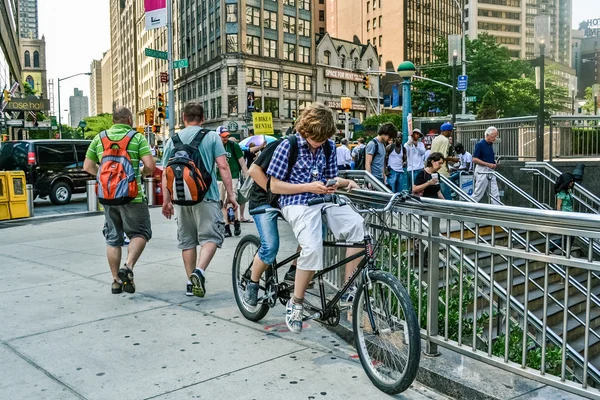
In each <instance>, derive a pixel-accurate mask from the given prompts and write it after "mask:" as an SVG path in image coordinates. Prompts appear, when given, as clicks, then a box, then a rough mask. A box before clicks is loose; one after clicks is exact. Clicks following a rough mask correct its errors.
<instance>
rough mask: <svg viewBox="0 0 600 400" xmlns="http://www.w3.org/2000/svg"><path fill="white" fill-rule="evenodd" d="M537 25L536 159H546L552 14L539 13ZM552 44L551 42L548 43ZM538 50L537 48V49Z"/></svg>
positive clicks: (535, 21)
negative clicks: (547, 57)
mask: <svg viewBox="0 0 600 400" xmlns="http://www.w3.org/2000/svg"><path fill="white" fill-rule="evenodd" d="M534 26H535V42H536V43H535V44H536V45H538V46H539V47H538V48H539V56H540V61H539V67H540V109H539V112H538V129H537V138H536V155H535V159H536V161H544V128H545V125H546V124H545V107H544V90H545V86H546V85H545V78H544V55H545V51H546V50H549V51H552V49H551V48H549V49H546V40H547V39H548V38H549V37H550V32H551V30H550V16H549V15H538V16H536V17H535V19H534ZM548 44H549V45H551V43H550V42H549V43H548ZM536 51H537V49H536Z"/></svg>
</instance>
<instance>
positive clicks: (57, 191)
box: [0, 140, 94, 205]
mask: <svg viewBox="0 0 600 400" xmlns="http://www.w3.org/2000/svg"><path fill="white" fill-rule="evenodd" d="M89 145H90V141H89V140H16V141H11V142H4V143H3V144H2V147H0V171H25V176H26V178H27V183H29V184H32V185H33V191H34V196H35V197H42V198H46V197H48V196H50V201H52V203H53V204H57V205H60V204H67V203H69V202H70V201H71V195H72V194H73V193H85V190H86V181H87V180H89V179H94V177H93V176H92V175H90V174H88V173H87V172H85V171H84V170H83V161H84V160H85V153H86V151H87V149H88V147H89Z"/></svg>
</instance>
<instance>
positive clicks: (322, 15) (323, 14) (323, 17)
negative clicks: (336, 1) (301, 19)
mask: <svg viewBox="0 0 600 400" xmlns="http://www.w3.org/2000/svg"><path fill="white" fill-rule="evenodd" d="M319 21H325V11H324V10H319Z"/></svg>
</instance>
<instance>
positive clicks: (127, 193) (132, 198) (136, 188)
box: [83, 107, 156, 294]
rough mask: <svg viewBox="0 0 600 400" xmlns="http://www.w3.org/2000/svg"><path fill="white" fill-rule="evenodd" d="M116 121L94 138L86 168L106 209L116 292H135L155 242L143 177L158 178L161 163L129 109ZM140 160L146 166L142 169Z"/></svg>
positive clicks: (118, 111)
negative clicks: (137, 272) (137, 273)
mask: <svg viewBox="0 0 600 400" xmlns="http://www.w3.org/2000/svg"><path fill="white" fill-rule="evenodd" d="M113 122H114V125H113V126H112V127H111V128H110V129H108V130H106V131H103V132H100V133H99V134H98V135H97V136H96V137H95V138H94V140H92V143H91V144H90V147H89V148H88V151H87V153H86V155H85V161H84V163H83V169H84V170H85V171H86V172H88V173H90V174H92V175H95V176H96V178H97V193H98V200H99V201H100V203H101V204H103V205H104V218H105V222H104V229H103V233H104V237H105V238H106V245H107V246H106V254H107V257H108V264H109V266H110V270H111V272H112V275H113V283H112V293H114V294H118V293H121V292H122V291H123V290H124V291H126V292H127V293H134V292H135V284H134V282H133V267H134V266H135V263H136V262H137V260H138V258H139V257H140V255H141V254H142V251H144V248H145V247H146V242H148V241H149V240H150V238H152V228H151V224H150V213H149V211H148V203H147V200H146V197H145V194H144V191H143V189H142V179H141V176H142V175H143V176H152V172H153V171H154V168H155V167H156V163H155V161H154V158H153V157H152V152H151V151H150V146H149V145H148V142H147V141H146V139H145V138H144V136H143V135H142V134H140V133H139V132H137V131H135V130H133V129H132V128H131V126H132V124H133V116H132V115H131V111H129V109H127V108H125V107H119V108H117V109H116V110H115V112H114V113H113ZM140 160H141V161H142V162H143V163H144V166H143V168H142V170H141V171H140ZM124 234H126V235H127V237H128V238H129V239H130V243H129V247H128V250H127V262H126V263H125V265H123V267H122V268H119V265H120V264H121V247H122V246H123V245H124V244H125V243H124Z"/></svg>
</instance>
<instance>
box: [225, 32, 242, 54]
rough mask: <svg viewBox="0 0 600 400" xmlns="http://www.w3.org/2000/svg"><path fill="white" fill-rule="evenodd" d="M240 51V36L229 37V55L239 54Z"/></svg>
mask: <svg viewBox="0 0 600 400" xmlns="http://www.w3.org/2000/svg"><path fill="white" fill-rule="evenodd" d="M239 50H240V48H239V46H238V35H237V33H236V34H233V35H227V50H226V51H227V53H237V52H238V51H239Z"/></svg>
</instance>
